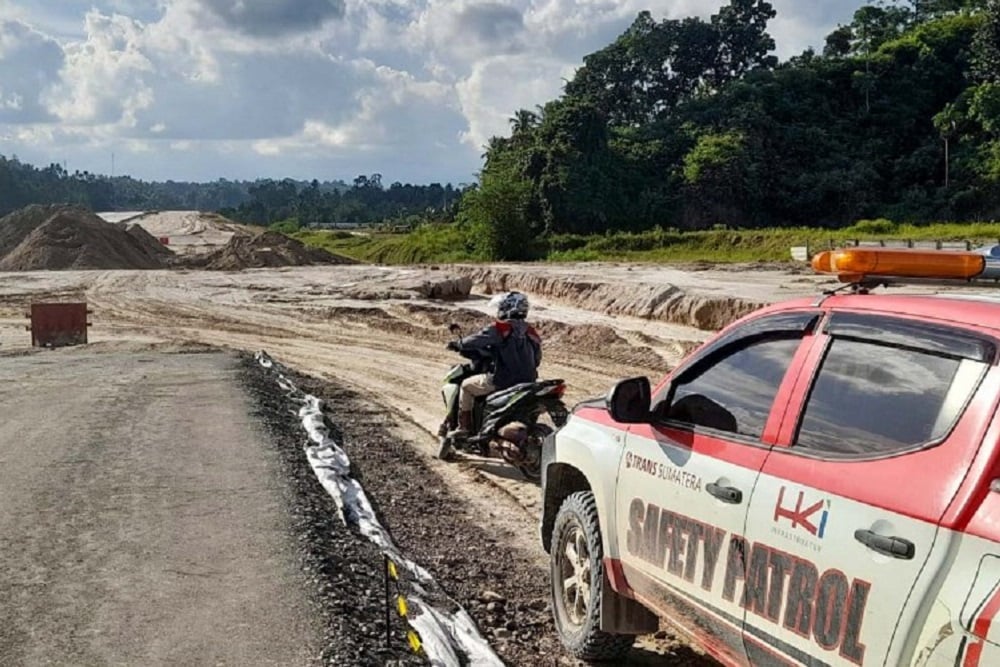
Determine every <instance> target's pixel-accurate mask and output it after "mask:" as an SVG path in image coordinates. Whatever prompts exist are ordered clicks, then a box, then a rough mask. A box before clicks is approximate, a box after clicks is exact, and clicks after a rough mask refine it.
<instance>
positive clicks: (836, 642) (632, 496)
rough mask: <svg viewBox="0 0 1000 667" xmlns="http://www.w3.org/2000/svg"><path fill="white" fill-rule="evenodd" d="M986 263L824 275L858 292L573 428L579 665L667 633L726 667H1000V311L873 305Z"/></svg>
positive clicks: (566, 635) (570, 625)
mask: <svg viewBox="0 0 1000 667" xmlns="http://www.w3.org/2000/svg"><path fill="white" fill-rule="evenodd" d="M876 253H877V254H876ZM946 256H947V257H946ZM970 257H971V258H970ZM977 257H978V259H975V258H977ZM959 258H962V259H961V260H960V259H959ZM960 261H964V262H965V264H964V265H963V266H964V268H959V267H958V264H959V262H960ZM983 261H984V258H983V257H982V256H981V255H976V254H975V253H950V252H949V253H941V252H937V253H933V252H923V253H919V252H914V251H910V252H909V254H907V251H885V250H879V251H875V250H860V249H859V250H847V251H839V252H834V253H824V255H823V256H822V257H817V259H816V260H815V261H814V266H817V267H818V268H821V269H823V270H826V271H829V272H832V273H836V274H839V275H841V278H842V280H844V281H845V282H847V283H849V284H852V285H853V287H854V289H853V290H852V291H851V292H849V293H844V294H826V295H823V296H819V297H817V298H811V299H805V300H797V301H792V302H788V303H782V304H779V305H775V306H770V307H766V308H763V309H762V310H760V311H758V312H755V313H753V314H751V315H749V316H747V317H746V318H744V319H742V320H740V321H739V322H736V323H735V324H733V325H731V326H729V327H728V328H726V329H724V330H723V331H722V332H720V333H719V334H718V335H717V337H715V338H714V339H712V340H710V341H709V342H708V343H706V344H705V345H704V346H702V347H701V348H700V349H699V350H696V351H695V352H694V353H692V355H691V356H690V357H688V358H687V359H686V360H685V361H684V362H683V363H682V364H681V365H680V366H679V367H678V368H677V369H675V370H674V371H673V372H672V373H671V374H670V376H669V377H667V378H666V379H665V380H664V381H663V382H662V384H660V385H659V386H658V387H656V388H655V389H652V388H651V387H650V383H649V381H648V380H647V379H645V378H638V379H632V380H626V381H624V382H622V383H620V384H618V385H617V386H616V387H614V389H612V390H611V392H609V394H608V397H607V398H606V399H600V400H595V401H590V402H584V403H582V404H580V405H578V406H576V408H575V409H574V410H573V414H572V415H571V417H570V419H569V421H568V423H567V424H566V425H565V426H564V427H563V428H561V429H560V430H559V431H558V432H557V433H556V434H554V436H552V437H550V438H549V440H548V441H547V442H546V446H545V450H544V454H543V457H544V459H543V489H544V494H543V495H544V511H543V517H542V522H541V536H542V541H543V544H544V546H545V548H546V550H547V551H548V552H549V554H550V556H551V576H552V596H553V614H554V616H555V621H556V626H557V629H558V632H559V634H560V637H561V639H562V641H563V643H564V644H565V645H566V646H567V647H568V648H569V649H570V650H571V651H572V652H573V653H574V654H575V655H577V656H578V657H580V658H584V659H588V660H604V659H615V658H618V657H620V656H622V655H623V654H624V653H625V652H626V651H627V650H628V649H629V647H630V646H631V645H632V643H633V640H634V637H635V635H638V634H644V633H647V632H651V631H655V630H656V629H657V625H658V617H660V616H662V617H665V618H667V619H668V620H669V621H670V622H671V624H672V625H674V626H676V627H677V628H679V629H680V630H682V631H684V632H685V633H687V634H688V635H689V638H690V640H691V641H692V643H694V644H695V645H698V646H700V647H702V648H703V649H704V650H705V651H706V652H707V653H709V654H711V655H712V656H714V657H715V658H717V659H718V660H719V661H721V662H722V663H724V664H726V665H811V666H821V665H948V666H949V667H952V666H954V665H960V666H967V667H972V666H974V665H982V666H984V667H985V666H994V665H1000V618H997V615H998V612H1000V416H998V412H997V407H998V404H1000V367H998V351H1000V298H998V297H995V296H985V295H984V296H979V295H972V296H955V295H952V296H932V295H923V296H920V295H915V296H895V295H892V296H890V295H886V294H872V293H869V289H868V287H869V285H870V284H871V283H878V282H888V280H887V279H886V276H902V277H904V278H906V279H911V278H961V279H963V280H967V279H970V278H973V277H976V276H981V275H985V274H984V270H983V266H984V264H983V263H982V262H983ZM876 265H878V267H879V269H880V272H879V273H876V272H875V271H874V270H873V267H875V266H876Z"/></svg>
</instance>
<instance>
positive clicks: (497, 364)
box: [462, 320, 542, 390]
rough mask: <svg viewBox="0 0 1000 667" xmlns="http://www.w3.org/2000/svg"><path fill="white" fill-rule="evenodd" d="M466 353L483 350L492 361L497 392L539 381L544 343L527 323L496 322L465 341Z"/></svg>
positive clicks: (521, 321)
mask: <svg viewBox="0 0 1000 667" xmlns="http://www.w3.org/2000/svg"><path fill="white" fill-rule="evenodd" d="M462 349H463V350H481V351H483V352H486V353H487V354H489V355H491V356H492V357H493V361H494V371H493V384H494V385H495V386H496V388H497V390H500V389H506V388H507V387H513V386H514V385H515V384H521V383H522V382H534V381H535V380H537V379H538V365H539V364H541V363H542V339H541V337H540V336H539V335H538V332H537V331H535V329H534V328H533V327H532V326H531V325H529V324H528V323H527V322H525V321H524V320H507V321H497V322H494V323H493V324H491V325H490V326H488V327H486V328H485V329H483V330H482V331H480V332H479V333H477V334H475V335H472V336H469V337H468V338H464V339H463V340H462Z"/></svg>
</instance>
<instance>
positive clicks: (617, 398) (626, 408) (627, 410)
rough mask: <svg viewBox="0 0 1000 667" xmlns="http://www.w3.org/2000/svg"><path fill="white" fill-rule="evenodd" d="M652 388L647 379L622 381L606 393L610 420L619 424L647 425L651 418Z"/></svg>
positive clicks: (639, 378)
mask: <svg viewBox="0 0 1000 667" xmlns="http://www.w3.org/2000/svg"><path fill="white" fill-rule="evenodd" d="M652 393H653V392H652V388H651V387H650V386H649V378H645V377H638V378H632V379H631V380H622V381H621V382H619V383H618V384H616V385H615V386H614V387H613V388H612V389H611V391H610V392H608V396H607V399H605V402H606V404H607V407H608V412H610V413H611V417H612V419H614V420H615V421H616V422H619V423H621V424H648V423H649V421H650V418H651V415H650V410H651V407H652V406H651V401H652Z"/></svg>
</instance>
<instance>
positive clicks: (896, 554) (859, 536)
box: [854, 529, 916, 560]
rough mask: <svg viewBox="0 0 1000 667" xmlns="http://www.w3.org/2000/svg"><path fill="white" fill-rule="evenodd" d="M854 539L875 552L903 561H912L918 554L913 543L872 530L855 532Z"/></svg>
mask: <svg viewBox="0 0 1000 667" xmlns="http://www.w3.org/2000/svg"><path fill="white" fill-rule="evenodd" d="M854 539H856V540H857V541H858V542H861V544H864V545H865V546H866V547H868V548H869V549H871V550H873V551H877V552H879V553H880V554H885V555H886V556H892V557H893V558H899V559H901V560H911V559H912V558H913V556H914V554H916V547H914V546H913V542H910V541H909V540H904V539H903V538H902V537H887V536H885V535H879V534H877V533H873V532H872V531H870V530H860V529H859V530H856V531H854Z"/></svg>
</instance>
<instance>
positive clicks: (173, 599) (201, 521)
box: [0, 349, 324, 665]
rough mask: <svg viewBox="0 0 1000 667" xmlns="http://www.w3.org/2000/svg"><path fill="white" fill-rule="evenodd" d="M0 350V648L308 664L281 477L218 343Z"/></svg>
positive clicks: (49, 654) (28, 659) (303, 599)
mask: <svg viewBox="0 0 1000 667" xmlns="http://www.w3.org/2000/svg"><path fill="white" fill-rule="evenodd" d="M0 362H2V363H0V404H2V405H3V406H4V419H3V420H0V443H2V446H0V600H3V604H0V664H4V665H19V664H31V665H39V664H78V665H83V664H91V665H98V664H142V665H160V664H163V665H166V664H214V665H237V664H238V665H247V664H258V665H259V664H295V665H308V664H312V663H313V662H315V659H316V657H317V656H319V655H320V654H321V651H322V647H323V643H324V637H323V628H322V624H321V620H320V618H319V617H318V616H317V615H316V614H315V613H314V610H313V608H312V605H311V604H310V601H311V600H312V597H311V594H310V590H311V585H310V582H309V580H308V578H307V577H306V576H304V575H303V573H302V571H301V569H300V568H299V567H298V563H297V554H296V549H295V547H294V544H295V540H294V539H292V538H293V534H292V532H290V529H289V521H288V520H287V512H286V498H285V493H286V491H285V486H286V485H285V483H284V480H283V479H282V478H281V476H280V474H279V471H278V465H277V462H276V460H275V457H274V456H273V454H272V453H271V452H270V450H269V449H268V448H267V446H266V438H265V434H264V433H262V432H261V431H260V430H259V429H258V427H257V426H256V425H255V423H254V421H253V419H252V418H251V416H250V402H249V400H248V399H247V396H246V394H245V393H244V392H243V390H242V388H241V387H240V385H239V373H240V369H239V365H238V362H237V360H236V359H235V357H234V356H233V355H229V354H221V353H209V354H191V353H181V354H161V353H154V352H151V351H149V352H143V353H135V352H134V351H130V352H106V353H103V354H95V352H94V350H92V349H90V350H82V349H79V350H60V351H55V352H47V353H44V354H26V355H23V356H16V357H15V356H7V357H4V358H2V359H0Z"/></svg>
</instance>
